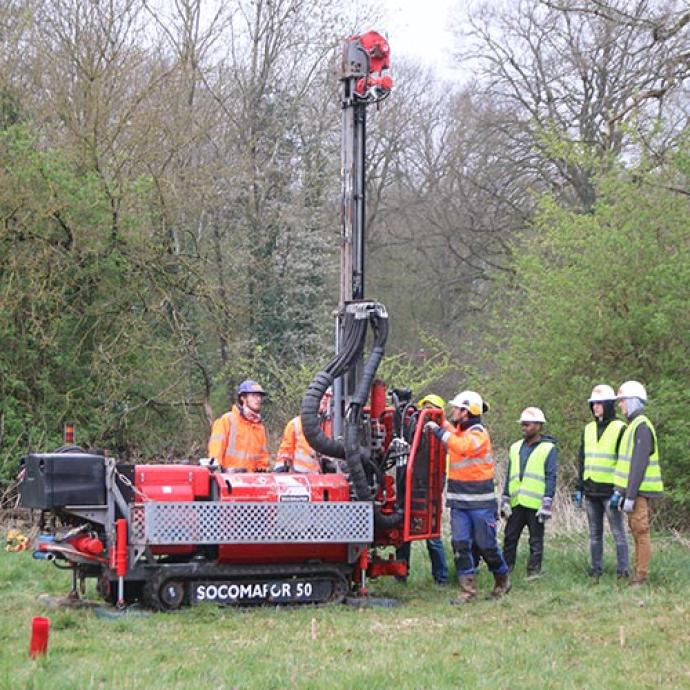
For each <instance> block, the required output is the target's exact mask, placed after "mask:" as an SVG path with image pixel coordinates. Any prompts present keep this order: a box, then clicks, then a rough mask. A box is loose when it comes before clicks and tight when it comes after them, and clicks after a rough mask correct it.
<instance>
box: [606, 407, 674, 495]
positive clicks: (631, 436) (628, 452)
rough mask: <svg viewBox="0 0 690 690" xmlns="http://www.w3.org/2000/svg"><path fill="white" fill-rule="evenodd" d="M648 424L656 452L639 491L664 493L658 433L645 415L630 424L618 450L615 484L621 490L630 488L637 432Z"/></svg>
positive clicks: (651, 458)
mask: <svg viewBox="0 0 690 690" xmlns="http://www.w3.org/2000/svg"><path fill="white" fill-rule="evenodd" d="M642 424H646V425H647V426H648V427H649V430H650V431H651V432H652V439H653V440H654V450H653V452H652V454H651V455H650V456H649V464H648V465H647V469H646V470H645V472H644V478H643V479H642V484H640V489H639V491H640V492H641V493H659V494H660V493H662V492H663V490H664V483H663V482H662V481H661V467H660V466H659V444H658V443H657V440H656V431H655V429H654V426H653V425H652V423H651V422H650V421H649V419H647V417H645V416H644V415H643V414H641V415H638V416H637V417H635V419H633V420H632V422H630V424H629V425H628V427H627V429H626V430H625V431H624V432H623V438H622V439H621V444H620V448H619V449H618V462H617V463H616V471H615V472H614V475H613V484H614V486H617V487H619V488H621V489H627V488H628V477H629V475H630V462H631V460H632V456H633V451H634V450H635V431H636V430H637V427H638V426H640V425H642Z"/></svg>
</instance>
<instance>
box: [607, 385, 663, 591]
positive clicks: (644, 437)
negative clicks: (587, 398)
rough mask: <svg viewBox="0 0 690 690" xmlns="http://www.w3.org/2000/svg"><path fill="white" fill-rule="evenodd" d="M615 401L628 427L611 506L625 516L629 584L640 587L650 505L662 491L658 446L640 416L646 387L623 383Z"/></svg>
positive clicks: (648, 536) (647, 556)
mask: <svg viewBox="0 0 690 690" xmlns="http://www.w3.org/2000/svg"><path fill="white" fill-rule="evenodd" d="M616 397H617V399H618V405H619V406H620V410H621V412H622V413H623V414H624V415H625V417H626V419H627V420H628V426H627V428H626V429H625V431H624V432H623V437H622V438H621V442H620V446H619V449H618V461H617V463H616V470H615V473H614V476H613V485H614V493H613V495H612V496H611V501H610V506H611V508H614V509H615V508H618V509H619V510H620V509H622V510H623V511H625V512H626V513H627V514H628V526H629V527H630V531H631V532H632V535H633V540H634V542H635V573H634V575H633V578H632V580H631V581H630V584H631V585H642V584H644V583H645V582H646V581H647V575H648V573H649V562H650V560H651V556H652V538H651V533H650V529H649V501H650V499H652V498H658V497H660V496H662V494H663V491H664V484H663V482H662V480H661V468H660V466H659V444H658V443H657V438H656V431H655V429H654V426H653V424H652V423H651V422H650V421H649V419H648V418H647V417H646V416H645V415H644V414H643V410H644V406H645V404H646V403H647V391H646V390H645V387H644V386H643V385H642V384H641V383H639V382H638V381H626V382H625V383H624V384H622V385H621V387H620V388H619V389H618V395H617V396H616Z"/></svg>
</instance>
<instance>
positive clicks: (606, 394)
mask: <svg viewBox="0 0 690 690" xmlns="http://www.w3.org/2000/svg"><path fill="white" fill-rule="evenodd" d="M615 399H616V394H615V393H614V392H613V388H611V386H607V385H606V384H605V383H600V384H599V385H598V386H594V388H592V395H590V396H589V400H588V401H587V402H590V403H593V402H605V401H606V400H615Z"/></svg>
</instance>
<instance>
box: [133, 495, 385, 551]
mask: <svg viewBox="0 0 690 690" xmlns="http://www.w3.org/2000/svg"><path fill="white" fill-rule="evenodd" d="M142 514H143V516H144V519H143V525H142V526H141V528H140V526H139V524H138V518H139V515H136V514H135V515H136V517H135V519H134V525H133V530H132V532H133V534H132V537H133V539H134V540H136V541H134V542H133V543H146V544H151V545H155V544H279V543H285V542H289V543H313V542H327V543H350V542H358V543H367V542H371V541H373V538H374V519H373V507H372V504H371V503H356V502H351V503H335V502H328V503H215V502H204V501H195V502H190V503H186V502H184V503H145V504H144V505H143V511H142Z"/></svg>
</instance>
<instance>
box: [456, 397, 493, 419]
mask: <svg viewBox="0 0 690 690" xmlns="http://www.w3.org/2000/svg"><path fill="white" fill-rule="evenodd" d="M448 404H449V405H450V406H451V407H460V408H464V409H465V410H467V411H468V412H469V413H470V414H471V415H473V416H475V417H479V415H480V414H482V412H488V411H489V406H488V405H487V404H486V403H485V402H484V401H483V400H482V396H481V395H479V393H475V392H474V391H462V393H458V394H457V395H456V396H455V397H454V398H453V399H452V400H451V401H450V402H449V403H448Z"/></svg>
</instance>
